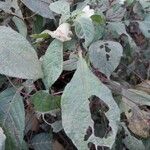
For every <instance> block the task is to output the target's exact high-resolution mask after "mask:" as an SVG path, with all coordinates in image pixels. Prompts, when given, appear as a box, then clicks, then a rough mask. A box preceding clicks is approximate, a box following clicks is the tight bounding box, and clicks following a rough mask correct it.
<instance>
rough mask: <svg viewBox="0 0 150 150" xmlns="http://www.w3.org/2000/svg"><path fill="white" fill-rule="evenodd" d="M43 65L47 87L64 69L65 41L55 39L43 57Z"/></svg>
mask: <svg viewBox="0 0 150 150" xmlns="http://www.w3.org/2000/svg"><path fill="white" fill-rule="evenodd" d="M42 67H43V72H44V78H43V81H44V83H45V85H46V87H47V88H50V87H51V86H52V84H53V83H54V82H55V81H56V80H57V78H58V77H59V76H60V74H61V72H62V70H63V43H62V42H60V41H58V40H54V41H52V42H51V44H50V46H49V47H48V49H47V51H46V53H45V55H44V56H43V57H42Z"/></svg>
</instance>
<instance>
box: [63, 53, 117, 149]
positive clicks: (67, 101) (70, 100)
mask: <svg viewBox="0 0 150 150" xmlns="http://www.w3.org/2000/svg"><path fill="white" fill-rule="evenodd" d="M75 87H76V88H75ZM92 95H95V96H97V97H99V98H100V99H101V100H102V101H103V102H104V103H106V104H107V105H108V107H109V110H108V111H107V112H106V117H107V118H108V120H109V126H110V127H111V129H112V132H111V133H110V135H108V136H107V137H105V138H99V137H97V136H95V134H94V122H93V120H92V119H91V113H90V109H89V100H88V99H89V98H90V97H91V96H92ZM61 108H62V109H61V110H62V125H63V128H64V130H65V132H66V134H67V135H68V137H69V138H70V139H71V140H72V141H73V143H74V144H75V146H76V147H77V149H80V150H87V149H88V143H93V144H95V145H96V146H98V145H100V146H108V147H110V148H111V147H112V145H113V143H114V142H115V137H116V134H117V130H118V125H117V121H119V109H118V106H117V104H116V103H115V101H114V99H113V97H112V94H111V92H110V90H109V89H108V88H107V87H106V86H105V85H104V84H102V83H101V82H100V81H99V79H98V78H97V77H96V76H94V74H93V73H92V72H91V71H90V70H89V68H88V66H87V64H86V62H85V60H84V59H83V58H82V56H80V58H79V62H78V67H77V70H76V72H75V74H74V76H73V78H72V80H71V82H70V83H69V84H68V85H67V86H66V88H65V90H64V93H63V95H62V100H61ZM89 127H90V128H91V129H92V134H91V136H90V137H89V138H88V139H86V140H85V139H84V138H85V135H86V131H87V129H88V128H89Z"/></svg>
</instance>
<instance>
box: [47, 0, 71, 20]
mask: <svg viewBox="0 0 150 150" xmlns="http://www.w3.org/2000/svg"><path fill="white" fill-rule="evenodd" d="M49 7H50V9H51V10H52V11H53V12H55V13H57V14H61V15H62V18H61V19H62V20H63V21H65V20H66V19H68V18H69V16H70V4H69V3H68V2H66V1H64V0H59V1H56V2H54V3H51V4H50V6H49Z"/></svg>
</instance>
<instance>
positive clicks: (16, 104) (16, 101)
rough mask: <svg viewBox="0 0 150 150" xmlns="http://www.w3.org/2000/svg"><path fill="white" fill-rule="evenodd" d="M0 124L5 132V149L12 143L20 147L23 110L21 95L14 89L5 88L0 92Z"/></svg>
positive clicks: (10, 146) (23, 124) (22, 133)
mask: <svg viewBox="0 0 150 150" xmlns="http://www.w3.org/2000/svg"><path fill="white" fill-rule="evenodd" d="M0 124H1V125H2V127H3V129H4V130H5V134H6V137H7V138H6V143H7V144H6V149H7V148H8V149H11V148H12V145H13V146H15V147H16V148H18V149H21V148H22V144H23V142H24V141H23V137H24V128H25V111H24V105H23V100H22V97H21V96H20V94H19V93H18V92H16V91H15V90H14V89H12V88H11V89H7V90H5V91H3V92H2V93H1V94H0Z"/></svg>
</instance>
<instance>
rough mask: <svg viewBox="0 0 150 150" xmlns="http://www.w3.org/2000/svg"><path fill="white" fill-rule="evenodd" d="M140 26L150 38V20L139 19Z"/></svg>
mask: <svg viewBox="0 0 150 150" xmlns="http://www.w3.org/2000/svg"><path fill="white" fill-rule="evenodd" d="M138 23H139V28H140V29H141V31H142V33H143V34H144V36H145V37H147V38H150V21H138Z"/></svg>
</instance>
